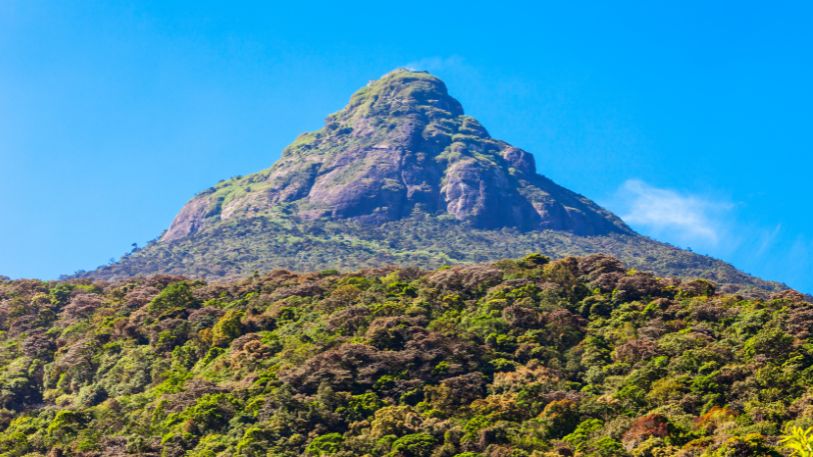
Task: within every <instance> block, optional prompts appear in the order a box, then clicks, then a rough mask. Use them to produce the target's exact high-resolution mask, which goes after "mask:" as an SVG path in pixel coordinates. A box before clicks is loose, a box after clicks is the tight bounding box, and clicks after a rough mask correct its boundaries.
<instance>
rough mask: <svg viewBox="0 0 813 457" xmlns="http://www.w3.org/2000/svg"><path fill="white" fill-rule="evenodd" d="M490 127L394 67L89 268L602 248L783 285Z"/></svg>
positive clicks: (257, 265)
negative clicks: (642, 215)
mask: <svg viewBox="0 0 813 457" xmlns="http://www.w3.org/2000/svg"><path fill="white" fill-rule="evenodd" d="M536 168H537V167H536V164H535V161H534V157H533V156H532V155H531V154H529V153H528V152H526V151H523V150H521V149H519V148H516V147H513V146H511V145H510V144H508V143H506V142H504V141H501V140H497V139H494V138H492V137H491V136H490V135H489V134H488V132H487V131H486V129H485V128H484V127H483V126H482V125H480V123H479V122H477V120H475V119H474V118H472V117H470V116H467V115H465V114H464V113H463V108H462V106H461V105H460V103H459V102H458V101H457V100H455V99H454V98H452V97H451V96H450V95H449V94H448V92H447V89H446V86H445V85H444V84H443V82H442V81H440V80H439V79H438V78H436V77H434V76H432V75H430V74H428V73H424V72H414V71H408V70H396V71H394V72H391V73H388V74H387V75H385V76H384V77H382V78H381V79H379V80H377V81H373V82H371V83H369V84H368V85H367V86H366V87H364V88H362V89H361V90H359V91H358V92H356V93H355V94H354V95H353V96H352V97H351V99H350V102H349V103H348V105H347V106H346V107H345V108H344V109H342V110H341V111H339V112H337V113H335V114H332V115H330V116H328V118H327V119H326V121H325V126H324V127H323V128H321V129H319V130H317V131H315V132H310V133H306V134H304V135H301V136H300V137H299V138H297V140H296V141H295V142H294V143H293V144H291V145H290V146H288V147H287V148H286V149H285V150H284V151H283V153H282V156H281V158H280V159H279V161H278V162H277V163H275V164H274V165H273V166H272V167H270V168H268V169H266V170H263V171H260V172H258V173H254V174H251V175H248V176H244V177H238V178H233V179H230V180H226V181H222V182H220V183H218V184H217V185H215V186H214V187H212V188H210V189H208V190H206V191H204V192H202V193H200V194H198V195H197V196H195V197H194V198H193V199H192V200H191V201H190V202H189V203H187V204H186V205H185V206H184V207H183V208H182V209H181V211H180V212H179V214H178V215H177V217H176V218H175V220H174V221H173V222H172V224H171V226H170V227H169V229H168V230H167V231H166V232H165V233H164V234H163V235H162V236H161V238H160V239H159V240H157V241H156V242H153V243H151V244H150V245H149V246H147V247H145V248H144V249H142V250H140V251H137V252H134V253H132V254H129V255H127V256H125V257H123V258H122V259H121V260H120V261H119V262H117V263H115V264H112V265H108V266H104V267H101V268H99V269H98V270H96V271H94V272H91V273H89V274H88V275H90V276H94V277H100V278H116V277H125V276H131V275H138V274H151V273H173V274H186V275H195V276H202V277H219V276H236V275H241V274H247V273H251V272H253V271H266V270H269V269H273V268H290V269H294V270H300V271H304V270H319V269H328V268H340V269H347V268H358V267H361V266H378V265H382V264H388V263H400V264H413V265H418V266H422V267H427V268H431V267H437V266H440V265H442V264H446V263H458V262H471V261H483V260H491V259H497V258H505V257H513V256H517V255H523V254H526V253H530V252H542V253H544V254H546V255H550V256H553V257H561V256H565V255H574V254H587V253H596V252H606V253H611V254H613V255H616V256H618V257H619V258H620V259H622V260H623V261H624V262H626V263H627V264H629V265H631V266H634V267H636V268H641V269H646V270H649V271H654V272H657V273H658V274H663V275H667V274H668V275H679V276H702V277H706V278H709V279H713V280H715V281H719V282H723V283H732V284H738V285H748V286H757V287H760V288H764V289H774V288H777V287H779V286H778V285H776V284H773V283H768V282H765V281H760V280H758V279H756V278H753V277H751V276H748V275H746V274H744V273H742V272H739V271H737V270H736V269H734V268H733V267H731V266H730V265H728V264H726V263H724V262H721V261H718V260H714V259H710V258H707V257H703V256H697V255H695V254H693V253H691V252H686V251H680V250H677V249H675V248H674V247H671V246H668V245H664V244H660V243H657V242H655V241H653V240H650V239H648V238H644V237H641V236H640V235H638V234H636V233H635V232H633V231H632V230H631V229H630V228H629V227H627V226H626V225H625V224H624V222H623V221H621V219H619V218H618V217H617V216H615V215H614V214H612V213H610V212H609V211H607V210H605V209H603V208H601V207H600V206H599V205H597V204H596V203H594V202H592V201H591V200H589V199H587V198H586V197H583V196H581V195H578V194H576V193H574V192H572V191H569V190H567V189H565V188H563V187H561V186H559V185H557V184H556V183H554V182H553V181H551V180H550V179H548V178H546V177H544V176H542V175H540V174H539V173H537V169H536Z"/></svg>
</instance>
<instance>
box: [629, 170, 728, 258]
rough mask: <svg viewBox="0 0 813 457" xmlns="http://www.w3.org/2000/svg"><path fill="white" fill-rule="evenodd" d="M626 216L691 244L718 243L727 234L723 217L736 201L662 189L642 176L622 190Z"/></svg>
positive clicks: (652, 231) (649, 229)
mask: <svg viewBox="0 0 813 457" xmlns="http://www.w3.org/2000/svg"><path fill="white" fill-rule="evenodd" d="M618 198H619V200H620V202H619V206H620V207H621V209H622V211H621V214H622V216H621V217H622V218H623V219H624V220H625V221H626V222H627V223H629V224H630V225H632V226H636V227H640V228H641V229H643V231H645V232H649V233H650V234H652V235H655V236H663V237H664V238H666V239H668V240H670V241H673V242H678V243H682V244H689V245H695V244H700V245H706V246H716V245H717V244H718V243H719V242H720V240H721V238H722V237H723V236H724V232H725V224H724V223H723V218H724V215H725V213H727V212H728V211H729V210H730V209H731V208H732V205H731V204H729V203H727V202H722V201H716V200H713V199H710V198H705V197H702V196H698V195H689V194H684V193H680V192H678V191H675V190H671V189H662V188H658V187H655V186H652V185H649V184H647V183H645V182H643V181H641V180H638V179H630V180H628V181H626V182H625V183H624V184H623V185H622V186H621V188H620V189H619V191H618Z"/></svg>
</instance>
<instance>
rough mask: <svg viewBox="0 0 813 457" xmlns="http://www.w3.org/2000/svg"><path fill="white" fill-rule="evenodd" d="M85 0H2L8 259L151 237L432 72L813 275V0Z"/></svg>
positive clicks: (800, 284) (87, 265)
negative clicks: (362, 103) (288, 148)
mask: <svg viewBox="0 0 813 457" xmlns="http://www.w3.org/2000/svg"><path fill="white" fill-rule="evenodd" d="M68 3H69V2H56V1H52V2H47V1H22V0H4V1H2V2H0V119H2V122H0V215H1V216H0V217H2V218H3V219H2V223H0V274H4V275H7V276H11V277H41V278H54V277H56V276H58V275H59V274H62V273H71V272H73V271H75V270H78V269H91V268H93V267H95V266H96V265H98V264H101V263H105V262H107V261H108V259H110V258H112V257H118V256H119V255H120V254H122V253H123V252H125V251H126V250H128V249H129V246H130V244H131V243H133V242H137V243H139V244H144V243H145V242H147V241H148V240H150V239H152V238H154V237H156V236H157V235H158V234H159V233H160V232H161V230H163V229H164V228H165V227H166V226H167V225H168V224H169V222H170V221H171V219H172V217H173V215H174V214H175V212H176V211H177V210H178V209H179V208H180V207H181V206H182V205H183V203H184V202H185V201H186V200H187V199H188V198H190V197H191V196H192V195H193V194H195V193H196V192H197V191H199V190H201V189H204V188H206V187H208V186H210V185H211V184H212V183H214V182H216V181H218V180H219V179H221V178H225V177H229V176H232V175H237V174H245V173H249V172H252V171H256V170H258V169H261V168H265V167H267V166H269V165H270V164H271V163H273V162H274V160H276V159H277V157H278V156H279V151H280V150H281V149H282V148H283V147H284V146H285V145H286V144H287V143H289V142H290V141H292V140H293V138H295V137H296V136H297V135H298V134H299V133H301V132H303V131H307V130H311V129H315V128H318V127H319V126H320V125H321V123H322V120H323V119H324V117H325V115H327V114H328V113H330V112H333V111H336V110H337V109H339V108H341V107H342V106H343V105H344V103H345V102H346V101H347V99H348V98H349V96H350V94H351V93H352V92H353V91H354V90H355V89H357V88H358V87H360V86H362V85H363V84H364V83H366V82H367V81H368V80H370V79H374V78H377V77H378V76H380V75H382V74H384V73H386V72H387V71H389V70H391V69H393V68H396V67H401V66H411V67H415V68H420V69H426V70H429V71H432V72H433V73H435V74H437V75H438V76H440V77H441V78H443V79H444V80H445V81H446V82H447V84H448V86H449V88H450V91H451V92H452V94H453V95H454V96H455V97H457V98H458V99H459V100H460V101H461V102H462V103H463V105H464V107H465V108H466V110H467V112H468V113H469V114H472V115H474V116H475V117H477V118H479V119H480V120H481V122H482V123H483V124H484V125H485V126H486V127H487V128H488V129H489V131H490V132H491V134H492V135H494V136H496V137H499V138H501V139H505V140H507V141H509V142H511V143H512V144H515V145H517V146H520V147H522V148H524V149H527V150H529V151H531V152H533V153H534V155H535V157H536V159H537V163H538V167H537V168H538V169H539V170H540V172H542V173H543V174H545V175H547V176H549V177H551V178H552V179H554V180H556V181H557V182H559V183H561V184H563V185H565V186H567V187H569V188H571V189H573V190H575V191H577V192H580V193H582V194H585V195H587V196H589V197H591V198H593V199H594V200H597V201H598V202H600V203H602V204H604V205H605V206H607V207H608V208H610V209H611V210H613V211H615V212H617V213H618V214H619V215H621V216H622V217H624V218H626V220H627V221H628V222H629V223H630V224H631V225H632V226H633V227H634V228H636V229H637V230H639V231H640V232H642V233H644V234H648V235H651V236H653V237H656V238H658V239H661V240H664V241H669V242H672V243H673V244H676V245H678V246H682V247H691V248H692V249H694V250H695V251H696V252H702V253H707V254H711V255H714V256H717V257H720V258H723V259H725V260H728V261H730V262H732V263H733V264H734V265H736V266H737V267H739V268H741V269H743V270H745V271H747V272H750V273H753V274H757V275H760V276H763V277H765V278H768V279H775V280H781V281H785V282H787V283H788V284H790V285H792V286H794V287H796V288H799V289H801V290H803V291H806V292H813V230H811V227H812V226H813V215H811V213H813V203H811V196H812V195H813V192H812V191H811V179H810V177H811V169H813V167H811V165H813V160H811V153H813V135H811V131H813V130H811V129H812V128H813V108H812V107H813V85H812V84H811V83H810V82H811V81H813V59H811V56H813V28H811V27H810V24H811V22H813V9H811V6H809V5H810V3H809V2H803V1H798V2H782V1H779V2H772V3H771V4H770V5H768V4H766V3H764V2H749V1H740V2H733V1H732V2H700V1H699V2H692V1H680V2H645V1H641V2H558V4H556V5H554V4H545V3H546V2H511V1H502V2H490V3H485V2H483V3H478V2H437V1H433V2H424V1H409V2H380V1H379V2H370V3H364V2H321V3H319V2H317V3H309V4H307V5H299V6H280V5H279V4H276V3H278V2H255V3H252V2H240V3H239V5H237V4H235V3H234V2H167V1H155V2H144V1H142V2H132V3H129V2H125V1H116V2H101V1H98V2H96V1H86V2H73V4H72V5H70V6H68ZM287 3H291V4H293V3H294V2H287Z"/></svg>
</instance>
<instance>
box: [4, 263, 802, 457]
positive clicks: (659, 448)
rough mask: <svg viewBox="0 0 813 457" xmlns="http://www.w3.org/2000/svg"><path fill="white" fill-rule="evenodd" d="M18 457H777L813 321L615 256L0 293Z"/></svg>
mask: <svg viewBox="0 0 813 457" xmlns="http://www.w3.org/2000/svg"><path fill="white" fill-rule="evenodd" d="M0 332H2V333H0V455H2V456H24V455H26V456H38V455H48V456H67V455H78V456H117V455H118V456H124V455H146V456H151V455H152V456H182V455H188V456H233V455H239V456H266V455H267V456H299V455H309V456H328V455H330V456H348V457H349V456H365V455H366V456H391V457H446V456H448V457H453V456H457V457H478V456H479V457H485V456H489V457H503V456H505V457H508V456H511V457H523V456H535V457H540V456H641V457H643V456H652V457H655V456H670V455H682V456H719V457H722V456H778V455H785V454H787V452H788V450H787V449H785V448H783V446H782V445H781V444H780V443H779V436H780V435H781V434H783V433H784V431H785V430H786V429H787V427H791V426H808V425H811V424H813V369H811V366H813V345H811V342H813V339H811V338H813V304H811V303H809V302H807V301H806V300H805V297H803V296H802V295H800V294H797V293H795V292H792V291H784V292H778V293H774V294H772V295H769V296H768V295H765V296H755V295H749V294H747V293H745V292H740V293H739V294H737V293H722V292H721V291H719V290H717V287H716V286H715V284H713V283H711V282H709V281H707V280H701V279H696V280H687V279H668V278H659V277H656V276H654V275H652V274H649V273H644V272H640V271H636V270H634V269H633V270H630V269H627V268H626V267H625V266H623V265H622V264H621V263H620V262H619V261H617V260H615V259H614V258H612V257H608V256H605V255H592V256H587V257H570V258H565V259H561V260H556V261H551V260H549V259H547V258H546V257H543V256H541V255H530V256H527V257H525V258H522V259H518V260H502V261H497V262H492V263H487V264H472V265H458V266H452V267H442V268H439V269H437V270H435V271H421V270H417V269H410V268H394V267H393V268H380V269H374V270H364V271H361V272H356V273H338V272H336V271H322V272H318V273H308V274H295V273H291V272H288V271H282V270H278V271H274V272H271V273H268V274H262V275H259V274H257V275H253V276H250V277H247V278H244V279H239V280H234V281H230V282H225V281H224V282H211V283H207V282H204V281H201V280H190V279H186V278H183V277H177V276H154V277H148V278H132V279H126V280H120V281H113V282H105V281H94V280H90V279H76V280H71V281H62V282H46V281H35V280H16V281H12V280H8V279H0Z"/></svg>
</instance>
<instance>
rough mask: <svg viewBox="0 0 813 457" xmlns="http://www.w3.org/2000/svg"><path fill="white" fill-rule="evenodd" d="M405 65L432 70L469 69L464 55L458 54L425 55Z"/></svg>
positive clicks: (411, 68)
mask: <svg viewBox="0 0 813 457" xmlns="http://www.w3.org/2000/svg"><path fill="white" fill-rule="evenodd" d="M404 67H406V68H408V69H410V70H425V71H431V72H435V71H444V70H447V71H448V70H460V69H465V70H468V69H469V66H468V65H467V64H466V61H465V60H464V59H463V58H462V57H460V56H456V55H453V56H445V57H439V56H435V57H425V58H423V59H418V60H415V61H412V62H409V63H408V64H406V65H404Z"/></svg>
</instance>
